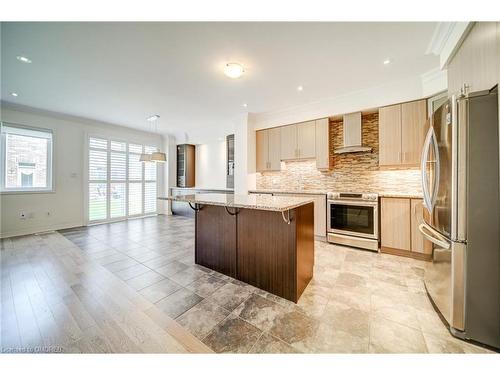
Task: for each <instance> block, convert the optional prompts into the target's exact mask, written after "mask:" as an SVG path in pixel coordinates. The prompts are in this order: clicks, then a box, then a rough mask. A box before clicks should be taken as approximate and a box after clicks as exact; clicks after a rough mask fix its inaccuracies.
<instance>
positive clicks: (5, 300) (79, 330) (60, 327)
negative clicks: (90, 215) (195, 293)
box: [1, 218, 212, 353]
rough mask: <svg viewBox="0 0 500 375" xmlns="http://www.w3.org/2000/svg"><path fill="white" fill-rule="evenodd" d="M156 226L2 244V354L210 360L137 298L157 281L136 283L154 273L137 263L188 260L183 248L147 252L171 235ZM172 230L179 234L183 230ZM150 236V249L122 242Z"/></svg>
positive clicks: (120, 226) (131, 225)
mask: <svg viewBox="0 0 500 375" xmlns="http://www.w3.org/2000/svg"><path fill="white" fill-rule="evenodd" d="M159 225H161V224H160V223H157V221H156V218H153V219H152V220H149V221H148V219H145V220H135V221H129V222H124V223H116V224H113V225H103V226H98V227H89V228H80V229H78V230H72V231H63V233H62V234H63V235H61V234H60V233H49V234H42V235H37V236H25V237H18V238H13V239H7V240H3V241H2V242H1V246H2V250H1V261H2V267H1V271H2V272H1V283H2V285H1V292H2V296H1V297H2V298H1V301H2V322H1V338H2V340H1V348H2V352H4V353H6V352H34V353H37V352H52V353H54V352H55V353H57V352H65V353H66V352H69V353H73V352H76V353H80V352H82V353H188V352H191V353H208V352H212V350H211V349H210V348H208V347H207V346H206V345H205V344H203V343H202V342H201V341H199V340H198V339H197V338H195V337H194V336H193V335H192V334H191V333H189V331H187V330H186V329H185V328H183V327H182V326H180V325H179V324H178V323H177V322H175V321H174V320H173V319H172V318H170V317H169V316H167V315H166V314H165V313H164V312H163V311H162V310H160V309H159V308H158V307H157V306H156V305H155V304H154V303H153V302H151V301H148V300H147V298H146V297H144V296H143V295H141V294H140V293H139V292H138V291H136V289H142V288H144V287H145V286H147V285H148V283H151V284H154V283H155V282H156V281H158V280H159V279H160V278H161V279H163V276H161V275H160V274H157V273H155V275H156V277H151V276H150V277H149V278H148V277H142V278H141V279H140V280H139V281H137V276H139V277H141V275H142V276H144V275H148V274H147V272H148V271H149V272H153V271H151V269H149V268H147V267H146V266H144V265H142V264H141V263H139V262H138V260H137V259H141V260H143V261H144V262H146V263H147V262H148V261H150V260H151V259H157V262H160V260H159V258H161V259H162V260H164V261H166V260H167V259H169V258H171V257H174V256H177V257H178V256H186V255H188V254H187V253H186V252H185V250H183V247H182V246H172V247H170V248H169V249H166V250H160V251H156V252H155V251H153V250H150V249H153V248H157V249H159V248H160V247H161V244H162V241H160V240H159V237H160V235H159V234H160V233H165V229H169V227H168V225H165V228H158V226H159ZM187 227H188V228H189V229H190V228H191V225H190V222H189V223H187ZM170 229H171V230H173V231H175V232H180V233H182V232H183V225H182V223H179V222H178V221H177V222H176V223H175V225H172V228H170ZM150 232H155V234H154V235H153V234H149V235H147V236H146V235H145V236H144V238H145V242H147V243H148V245H149V246H150V247H149V248H146V247H144V246H143V245H142V244H140V243H139V242H133V241H129V240H128V238H134V239H136V240H139V241H140V238H141V237H142V233H150ZM124 234H125V241H123V239H124V236H123V235H124ZM65 236H66V237H65ZM177 239H179V238H177ZM140 242H142V241H140ZM134 249H135V250H139V251H138V252H134ZM127 252H128V253H130V254H136V255H137V259H134V258H132V257H129V256H128V255H125V254H127ZM153 253H154V254H153ZM153 255H154V256H153ZM106 266H109V267H108V268H106ZM129 266H130V267H129ZM134 266H135V267H136V268H135V269H134V270H133V271H132V267H134ZM137 266H141V268H138V267H137ZM122 267H123V268H122ZM122 270H129V271H128V272H122V273H119V271H122ZM113 271H114V272H116V273H113ZM134 276H135V277H134ZM130 280H135V282H129V281H130Z"/></svg>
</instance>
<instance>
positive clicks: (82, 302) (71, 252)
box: [1, 216, 488, 353]
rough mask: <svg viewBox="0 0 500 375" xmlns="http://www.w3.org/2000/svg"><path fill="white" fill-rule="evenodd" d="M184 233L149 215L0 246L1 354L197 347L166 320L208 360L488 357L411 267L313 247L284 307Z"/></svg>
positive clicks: (416, 264)
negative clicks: (461, 333)
mask: <svg viewBox="0 0 500 375" xmlns="http://www.w3.org/2000/svg"><path fill="white" fill-rule="evenodd" d="M193 231H194V222H193V220H192V219H189V218H184V217H178V216H174V217H167V216H158V217H152V218H145V219H137V220H129V221H127V222H119V223H113V224H106V225H99V226H93V227H87V228H76V229H72V230H65V231H61V232H59V233H52V234H46V235H40V236H25V237H19V238H14V239H7V240H4V241H2V243H1V246H2V251H1V255H2V324H1V327H2V332H1V336H2V348H9V347H15V346H16V345H17V346H20V345H25V346H30V345H31V346H34V345H48V344H50V345H58V347H59V348H62V349H61V350H62V351H72V352H95V351H97V352H182V351H196V349H199V350H202V351H203V348H206V347H205V346H203V344H201V343H200V344H201V345H202V346H200V347H196V348H195V349H193V350H189V349H190V348H191V349H192V348H193V347H194V346H196V343H193V341H192V340H191V338H192V336H191V335H189V336H188V338H187V344H184V345H183V344H182V343H183V340H182V338H184V337H185V336H183V333H182V331H183V330H182V331H179V330H177V328H176V327H172V325H171V324H169V320H165V318H166V317H170V318H172V319H175V321H176V322H177V323H178V324H179V325H180V326H182V327H184V328H185V329H187V331H189V332H190V333H191V334H192V335H193V336H195V337H197V338H198V339H199V340H201V341H202V342H203V343H204V344H205V345H206V346H207V347H208V348H211V349H212V350H213V351H215V352H217V353H224V352H231V353H300V352H302V353H485V352H488V351H487V350H485V349H483V348H481V347H478V346H475V345H472V344H469V343H466V342H464V341H461V340H458V339H456V338H454V337H452V336H451V335H450V334H449V332H448V331H447V329H446V328H445V326H444V325H443V323H442V322H441V320H440V319H439V317H438V315H437V313H436V312H435V311H434V309H433V307H432V305H431V303H430V302H429V300H428V297H427V295H426V294H425V289H424V285H423V282H422V276H423V272H424V271H423V263H422V262H420V261H416V260H412V259H407V258H401V257H396V256H391V255H384V254H377V253H373V252H367V251H361V250H354V249H349V248H344V247H340V246H334V245H331V244H326V243H323V242H318V241H317V242H316V243H315V269H314V278H313V280H312V281H311V283H310V284H309V286H308V287H307V289H306V290H305V292H304V294H303V295H302V297H301V298H300V300H299V302H298V304H294V303H292V302H289V301H286V300H284V299H281V298H279V297H276V296H274V295H272V294H269V293H267V292H265V291H262V290H259V289H257V288H254V287H252V286H250V285H247V284H245V283H242V282H239V281H237V280H234V279H231V278H229V277H227V276H224V275H222V274H219V273H217V272H214V271H211V270H209V269H206V268H204V267H200V266H197V265H195V264H194V237H193ZM172 330H173V331H172ZM172 332H174V333H172ZM179 337H180V338H181V339H180V340H179V341H176V338H177V339H178V338H179ZM190 340H191V341H190ZM194 341H196V342H198V341H197V340H194ZM179 342H180V344H179Z"/></svg>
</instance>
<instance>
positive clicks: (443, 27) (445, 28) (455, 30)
mask: <svg viewBox="0 0 500 375" xmlns="http://www.w3.org/2000/svg"><path fill="white" fill-rule="evenodd" d="M472 25H473V22H439V23H438V24H437V25H436V28H435V29H434V33H433V35H432V38H431V40H430V42H429V45H428V46H427V51H426V54H428V55H430V54H433V55H436V56H439V64H440V68H441V69H443V68H445V67H446V66H447V65H448V63H449V61H450V60H451V59H452V58H453V56H454V55H455V52H456V51H457V49H458V48H459V47H460V45H461V44H462V41H463V40H464V39H465V37H466V36H467V33H468V32H469V30H470V29H471V27H472Z"/></svg>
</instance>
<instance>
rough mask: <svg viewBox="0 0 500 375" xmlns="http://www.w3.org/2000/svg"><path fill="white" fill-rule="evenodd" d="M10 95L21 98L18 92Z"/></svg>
mask: <svg viewBox="0 0 500 375" xmlns="http://www.w3.org/2000/svg"><path fill="white" fill-rule="evenodd" d="M10 95H12V96H16V97H17V96H19V94H18V93H17V92H11V93H10Z"/></svg>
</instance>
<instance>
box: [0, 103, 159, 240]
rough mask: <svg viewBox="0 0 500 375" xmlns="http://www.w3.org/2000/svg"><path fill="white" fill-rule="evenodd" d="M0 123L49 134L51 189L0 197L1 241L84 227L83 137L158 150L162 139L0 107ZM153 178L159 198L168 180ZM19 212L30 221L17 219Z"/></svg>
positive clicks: (94, 123) (144, 133)
mask: <svg viewBox="0 0 500 375" xmlns="http://www.w3.org/2000/svg"><path fill="white" fill-rule="evenodd" d="M1 120H2V121H5V122H12V123H18V124H24V125H29V126H34V127H41V128H46V129H52V130H53V132H54V154H53V159H54V169H53V180H54V189H55V191H54V192H51V193H7V194H0V210H1V215H0V237H8V236H13V235H21V234H29V233H35V232H41V231H47V230H56V229H62V228H70V227H75V226H81V225H84V223H85V221H86V220H85V217H84V215H85V209H84V193H85V190H84V188H85V187H84V181H85V178H84V177H85V173H84V172H85V171H84V164H85V160H86V159H85V157H86V156H85V155H84V153H85V151H84V150H85V140H86V134H89V133H90V134H95V135H101V136H104V137H106V136H108V137H111V136H115V137H119V138H120V139H123V140H129V141H134V142H138V143H141V142H143V143H148V144H151V145H156V146H162V137H161V136H160V135H157V134H151V133H146V132H142V131H135V130H133V129H130V128H125V127H121V126H116V125H111V124H105V123H100V122H97V121H92V120H88V119H81V118H75V117H70V116H65V115H62V114H57V113H49V112H43V111H37V110H34V109H30V108H21V107H11V106H8V105H5V104H2V112H1ZM158 178H159V180H160V181H161V182H162V184H161V185H160V189H159V194H163V188H164V186H165V182H167V181H164V179H163V171H162V170H161V168H160V172H159V176H158ZM21 210H24V211H25V212H26V213H27V214H28V216H29V214H32V216H33V217H32V218H28V219H25V220H21V219H20V218H19V212H20V211H21ZM47 212H50V216H47V214H46V213H47Z"/></svg>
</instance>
